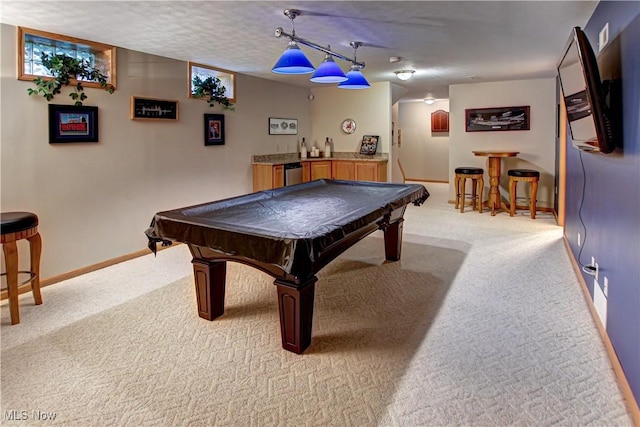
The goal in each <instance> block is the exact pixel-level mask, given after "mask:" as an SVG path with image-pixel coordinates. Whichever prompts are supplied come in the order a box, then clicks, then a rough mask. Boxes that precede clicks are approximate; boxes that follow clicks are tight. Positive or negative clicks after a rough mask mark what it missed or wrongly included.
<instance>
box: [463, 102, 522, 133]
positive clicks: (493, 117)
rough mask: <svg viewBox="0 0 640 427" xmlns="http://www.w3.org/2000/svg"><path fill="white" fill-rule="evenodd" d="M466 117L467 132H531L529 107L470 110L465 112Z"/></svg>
mask: <svg viewBox="0 0 640 427" xmlns="http://www.w3.org/2000/svg"><path fill="white" fill-rule="evenodd" d="M464 117H465V130H466V131H467V132H486V131H501V130H529V128H530V108H529V106H524V107H496V108H468V109H466V110H464Z"/></svg>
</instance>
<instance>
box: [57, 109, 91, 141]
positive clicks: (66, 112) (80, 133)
mask: <svg viewBox="0 0 640 427" xmlns="http://www.w3.org/2000/svg"><path fill="white" fill-rule="evenodd" d="M69 142H98V107H85V106H81V107H76V106H75V105H55V104H49V144H57V143H69Z"/></svg>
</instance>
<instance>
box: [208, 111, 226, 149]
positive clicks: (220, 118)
mask: <svg viewBox="0 0 640 427" xmlns="http://www.w3.org/2000/svg"><path fill="white" fill-rule="evenodd" d="M204 145H224V114H205V115H204Z"/></svg>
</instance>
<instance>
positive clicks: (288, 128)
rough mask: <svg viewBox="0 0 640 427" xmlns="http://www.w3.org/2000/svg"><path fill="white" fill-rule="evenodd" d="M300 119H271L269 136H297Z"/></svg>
mask: <svg viewBox="0 0 640 427" xmlns="http://www.w3.org/2000/svg"><path fill="white" fill-rule="evenodd" d="M297 134H298V119H280V118H277V117H269V135H297Z"/></svg>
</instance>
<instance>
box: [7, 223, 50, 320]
mask: <svg viewBox="0 0 640 427" xmlns="http://www.w3.org/2000/svg"><path fill="white" fill-rule="evenodd" d="M0 218H1V221H0V231H1V241H0V243H2V250H3V251H4V260H5V267H6V271H7V272H6V273H2V275H3V276H5V275H6V276H7V293H8V295H9V310H10V312H11V324H12V325H15V324H18V323H20V308H19V305H18V287H19V286H20V287H21V286H23V285H26V284H27V283H29V282H30V283H31V291H32V292H33V299H34V301H35V303H36V305H40V304H42V295H40V254H41V253H42V239H41V238H40V233H38V217H37V216H36V214H33V213H31V212H2V213H1V214H0ZM22 239H27V240H28V241H29V249H30V255H31V269H30V271H18V246H17V244H16V242H17V241H18V240H22ZM18 273H22V274H28V275H29V279H27V280H25V281H23V282H22V283H20V284H18Z"/></svg>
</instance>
